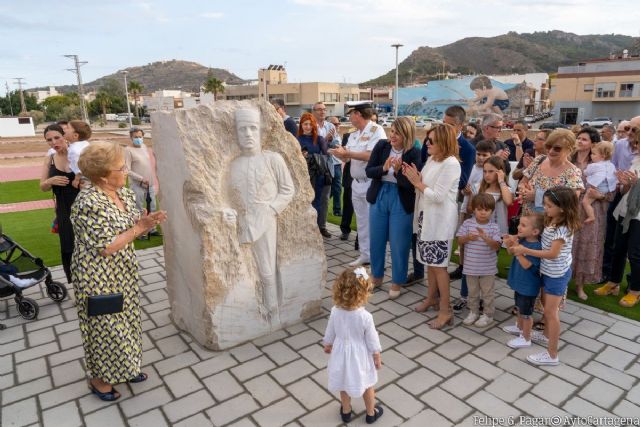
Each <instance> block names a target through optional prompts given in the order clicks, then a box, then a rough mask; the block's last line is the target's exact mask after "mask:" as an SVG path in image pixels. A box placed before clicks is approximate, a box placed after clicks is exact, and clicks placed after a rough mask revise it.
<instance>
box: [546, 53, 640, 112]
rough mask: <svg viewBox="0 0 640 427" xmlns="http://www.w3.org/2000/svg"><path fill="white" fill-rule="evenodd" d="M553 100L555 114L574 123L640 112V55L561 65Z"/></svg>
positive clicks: (553, 88)
mask: <svg viewBox="0 0 640 427" xmlns="http://www.w3.org/2000/svg"><path fill="white" fill-rule="evenodd" d="M550 98H551V102H552V103H553V112H554V115H555V117H557V118H558V120H559V121H560V122H562V123H566V124H575V123H580V122H581V121H583V120H586V119H590V118H595V117H609V118H610V119H611V120H612V121H613V122H614V123H618V122H619V121H620V120H626V119H629V118H631V117H634V116H637V115H639V114H640V56H637V55H633V56H631V55H629V53H628V51H627V50H625V51H624V52H623V54H622V55H621V56H616V55H611V56H610V57H609V58H602V59H593V60H589V61H585V62H581V63H579V64H578V65H575V66H568V67H559V68H558V74H557V76H556V77H555V78H554V79H553V81H552V87H551V95H550Z"/></svg>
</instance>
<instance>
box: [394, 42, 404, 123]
mask: <svg viewBox="0 0 640 427" xmlns="http://www.w3.org/2000/svg"><path fill="white" fill-rule="evenodd" d="M402 46H403V45H401V44H399V43H397V44H392V45H391V47H395V48H396V91H395V92H396V93H395V95H394V97H393V115H394V116H395V117H396V118H397V117H398V49H399V48H401V47H402Z"/></svg>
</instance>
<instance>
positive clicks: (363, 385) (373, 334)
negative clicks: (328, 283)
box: [323, 306, 382, 397]
mask: <svg viewBox="0 0 640 427" xmlns="http://www.w3.org/2000/svg"><path fill="white" fill-rule="evenodd" d="M323 343H324V344H325V345H333V348H332V350H331V356H330V357H329V364H328V366H327V373H328V376H329V391H331V392H333V393H335V392H338V391H344V392H346V393H347V394H349V396H351V397H362V395H363V394H364V391H365V390H366V389H368V388H369V387H373V386H374V385H375V384H376V383H377V382H378V372H377V370H376V367H375V365H374V363H373V353H376V352H380V351H382V348H381V347H380V338H379V337H378V332H377V331H376V326H375V325H374V323H373V316H371V313H369V312H368V311H367V310H365V309H364V307H360V308H358V309H355V310H344V309H342V308H338V307H335V306H334V307H333V308H332V309H331V315H330V316H329V323H328V324H327V330H326V332H325V334H324V339H323Z"/></svg>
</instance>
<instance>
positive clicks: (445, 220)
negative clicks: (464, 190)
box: [402, 124, 461, 329]
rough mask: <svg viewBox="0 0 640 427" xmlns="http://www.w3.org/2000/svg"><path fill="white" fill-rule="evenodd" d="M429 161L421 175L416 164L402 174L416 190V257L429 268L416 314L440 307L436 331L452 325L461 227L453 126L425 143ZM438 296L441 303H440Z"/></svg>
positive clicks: (434, 131) (437, 128)
mask: <svg viewBox="0 0 640 427" xmlns="http://www.w3.org/2000/svg"><path fill="white" fill-rule="evenodd" d="M425 143H426V144H427V148H428V150H429V160H427V163H426V164H425V165H424V168H423V169H422V172H419V171H418V169H417V168H416V166H415V165H410V164H407V163H404V164H403V165H402V166H403V167H402V171H403V173H404V175H405V176H406V177H407V179H408V180H409V181H410V182H411V184H413V186H414V187H415V188H416V190H417V197H416V215H415V217H414V229H417V234H418V242H417V250H416V253H417V258H418V261H420V262H421V263H422V264H425V265H426V266H427V280H428V284H429V290H428V296H427V299H425V300H424V302H423V303H422V304H420V305H419V306H418V307H416V311H425V310H426V309H428V308H429V307H431V306H438V305H439V313H438V317H437V318H436V319H434V320H433V321H431V322H430V323H429V327H431V328H433V329H441V328H442V327H444V326H445V325H452V324H453V312H452V311H451V307H450V305H449V273H448V272H447V266H448V265H449V258H450V257H451V243H452V241H453V237H454V235H455V233H456V227H457V225H458V204H457V202H456V200H457V196H458V182H459V181H460V173H461V172H460V161H459V160H458V141H457V139H456V130H455V128H454V127H453V126H451V125H447V124H442V125H437V126H435V127H433V128H431V130H429V133H428V134H427V139H426V140H425ZM438 294H439V295H440V300H439V301H438Z"/></svg>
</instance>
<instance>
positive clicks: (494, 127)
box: [489, 125, 502, 130]
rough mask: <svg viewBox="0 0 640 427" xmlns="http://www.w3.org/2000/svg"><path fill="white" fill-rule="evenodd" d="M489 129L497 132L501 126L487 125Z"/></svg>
mask: <svg viewBox="0 0 640 427" xmlns="http://www.w3.org/2000/svg"><path fill="white" fill-rule="evenodd" d="M489 127H490V128H491V129H498V130H500V129H502V126H496V125H489Z"/></svg>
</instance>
